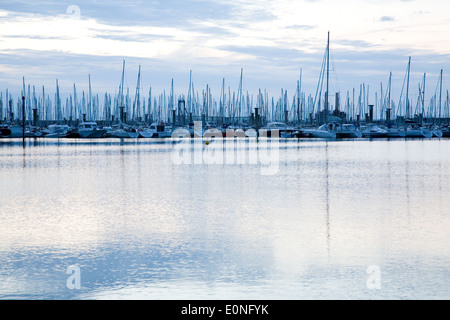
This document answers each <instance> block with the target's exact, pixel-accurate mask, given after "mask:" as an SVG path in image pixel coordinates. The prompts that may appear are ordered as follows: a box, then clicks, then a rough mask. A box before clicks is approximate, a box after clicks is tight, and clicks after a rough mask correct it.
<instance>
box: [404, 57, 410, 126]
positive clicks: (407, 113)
mask: <svg viewBox="0 0 450 320" xmlns="http://www.w3.org/2000/svg"><path fill="white" fill-rule="evenodd" d="M410 72H411V57H409V61H408V79H407V81H406V115H405V116H406V118H407V119H408V118H410V110H409V109H410V106H409V74H410Z"/></svg>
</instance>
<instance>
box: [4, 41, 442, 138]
mask: <svg viewBox="0 0 450 320" xmlns="http://www.w3.org/2000/svg"><path fill="white" fill-rule="evenodd" d="M329 65H330V34H328V41H327V46H326V51H325V55H324V60H323V64H322V70H321V73H320V76H319V82H318V84H317V90H316V92H315V93H314V94H312V93H310V94H309V95H308V96H307V95H306V93H305V92H303V91H302V70H300V76H299V80H297V84H296V85H297V87H296V91H295V93H294V95H293V96H292V95H291V96H289V95H288V91H287V90H284V89H281V92H280V96H279V97H278V98H276V99H275V97H269V95H268V93H267V91H266V90H261V89H260V90H259V92H258V94H257V96H256V98H255V99H254V96H253V95H250V94H249V92H248V91H247V92H244V88H243V69H241V74H240V81H239V85H238V89H237V92H236V91H233V92H231V88H230V87H228V88H226V87H225V79H223V81H222V88H221V92H220V95H219V97H218V98H217V96H216V97H214V95H213V93H212V92H211V88H210V87H209V86H208V85H207V86H206V88H204V89H202V90H201V92H199V91H195V90H194V83H193V80H192V71H190V77H189V79H190V80H189V87H188V89H187V94H185V93H183V94H178V95H177V94H175V93H174V84H173V79H172V83H171V87H170V90H169V94H168V95H167V96H166V91H165V90H164V92H163V93H161V94H160V95H159V96H157V97H152V88H151V87H150V88H149V91H148V97H143V91H144V90H143V88H142V84H141V66H139V72H138V77H137V85H136V91H135V95H134V97H132V94H131V93H130V88H129V87H127V88H126V89H125V84H124V78H125V60H123V69H122V76H121V81H120V85H119V89H118V92H116V94H115V95H111V94H110V93H105V94H104V100H103V103H102V104H101V103H100V97H99V95H98V94H93V93H92V88H91V76H90V75H89V89H88V91H87V92H86V93H85V92H84V91H82V94H81V99H80V97H79V96H80V93H79V92H78V95H77V88H76V85H75V84H74V85H73V93H72V94H70V95H69V96H68V97H67V98H66V99H65V104H64V103H63V102H62V98H61V95H60V87H59V84H58V80H56V93H55V96H54V99H51V98H50V96H49V95H48V94H46V90H45V88H44V87H42V93H41V95H39V94H37V93H36V87H35V86H34V85H33V86H31V84H28V85H26V82H25V78H24V77H23V79H22V80H23V88H22V93H21V94H22V96H21V97H19V98H17V99H13V97H12V95H11V94H10V93H9V92H8V90H6V95H5V98H3V95H2V93H0V119H3V120H2V121H0V138H25V137H26V138H111V137H112V138H173V137H175V136H177V134H176V133H175V132H176V131H177V130H180V129H185V130H188V131H189V132H190V136H191V137H203V136H205V135H206V136H208V135H212V136H222V137H224V138H231V137H255V136H258V137H259V136H262V137H278V138H325V139H340V138H371V139H373V138H428V139H430V138H442V137H445V138H446V137H450V127H449V126H450V98H449V93H448V90H445V88H443V70H441V72H440V76H439V79H438V85H437V86H436V90H435V92H434V93H433V95H431V97H430V98H429V99H428V97H426V93H425V84H426V81H427V76H426V73H424V75H423V80H422V82H421V83H419V84H418V92H417V93H415V95H416V98H415V99H414V98H411V96H412V93H411V90H410V72H411V57H409V58H408V64H407V70H406V74H405V78H404V82H403V87H402V91H401V93H400V97H399V100H398V103H397V104H396V102H395V101H394V97H393V96H392V95H391V86H392V73H390V75H389V80H388V84H387V89H385V90H384V91H383V84H382V83H381V84H380V90H379V91H378V92H376V93H375V101H374V102H375V103H373V102H371V101H370V98H369V97H370V95H369V91H370V86H369V85H366V84H362V85H361V86H360V90H359V97H358V98H357V101H355V89H354V88H353V91H352V95H351V94H350V91H347V95H346V98H344V99H342V98H341V96H342V93H341V92H335V93H331V92H330V91H329V90H330V89H329V87H330V66H329ZM227 89H228V90H227ZM125 92H126V93H125ZM445 93H446V94H445ZM351 96H352V98H350V97H351ZM200 97H201V98H200ZM333 99H334V104H333V103H332V100H333ZM15 100H16V101H15ZM427 100H428V105H426V103H425V101H427ZM414 101H416V104H415V106H414V103H413V102H414ZM194 127H196V128H197V129H195V128H194ZM272 131H276V132H275V133H274V134H273V135H272ZM174 133H175V134H174Z"/></svg>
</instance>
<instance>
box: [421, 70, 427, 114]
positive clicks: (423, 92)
mask: <svg viewBox="0 0 450 320" xmlns="http://www.w3.org/2000/svg"><path fill="white" fill-rule="evenodd" d="M426 77H427V74H426V73H424V74H423V88H422V117H423V114H424V112H425V80H426Z"/></svg>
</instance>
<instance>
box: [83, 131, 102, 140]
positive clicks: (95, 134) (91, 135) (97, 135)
mask: <svg viewBox="0 0 450 320" xmlns="http://www.w3.org/2000/svg"><path fill="white" fill-rule="evenodd" d="M105 133H106V130H86V131H79V132H78V134H79V135H80V137H81V138H89V139H95V138H103V136H104V134H105Z"/></svg>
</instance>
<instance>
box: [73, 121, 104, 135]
mask: <svg viewBox="0 0 450 320" xmlns="http://www.w3.org/2000/svg"><path fill="white" fill-rule="evenodd" d="M105 133H106V130H105V129H100V128H99V127H98V125H97V123H96V122H82V123H80V125H79V126H78V134H79V135H80V137H81V138H103V136H104V134H105Z"/></svg>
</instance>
